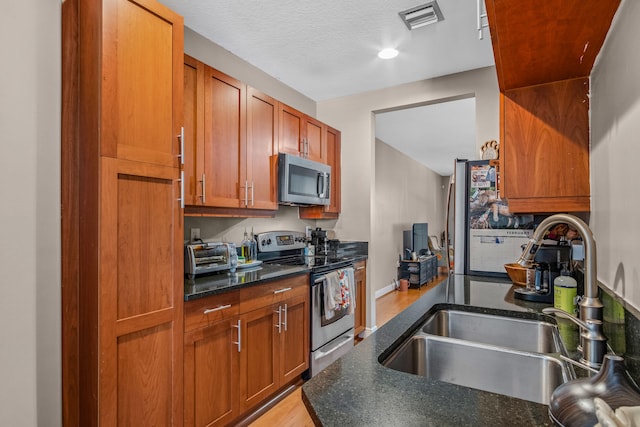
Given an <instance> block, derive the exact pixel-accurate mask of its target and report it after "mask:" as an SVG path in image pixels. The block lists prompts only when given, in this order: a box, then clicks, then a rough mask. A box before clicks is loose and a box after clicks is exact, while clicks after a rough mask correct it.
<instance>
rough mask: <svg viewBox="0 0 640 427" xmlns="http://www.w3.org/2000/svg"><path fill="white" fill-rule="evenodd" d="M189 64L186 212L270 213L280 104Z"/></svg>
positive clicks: (274, 199)
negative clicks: (278, 107) (253, 211)
mask: <svg viewBox="0 0 640 427" xmlns="http://www.w3.org/2000/svg"><path fill="white" fill-rule="evenodd" d="M184 64H185V65H184V67H185V80H184V85H185V88H184V90H185V94H186V96H185V98H184V111H185V139H186V140H185V167H184V170H185V191H186V193H187V194H186V203H187V205H188V206H187V207H186V208H185V214H187V215H188V214H213V215H215V214H222V215H229V216H254V215H255V216H265V211H268V212H267V213H266V215H267V216H269V215H271V213H270V212H269V211H275V210H276V209H277V206H278V205H277V193H276V191H277V190H276V182H277V173H276V164H275V159H274V158H273V155H274V154H276V149H277V137H278V110H277V106H278V103H277V101H276V100H274V99H273V98H271V97H269V96H267V95H265V94H262V93H260V92H259V91H257V90H255V89H253V88H251V87H247V85H245V84H244V83H242V82H240V81H239V80H236V79H234V78H232V77H230V76H228V75H226V74H224V73H222V72H220V71H218V70H215V69H214V68H211V67H209V66H207V65H205V64H203V63H201V62H199V61H197V60H195V59H194V58H191V57H189V56H187V55H185V60H184ZM203 208H206V209H203ZM252 210H255V211H256V213H255V214H254V213H252Z"/></svg>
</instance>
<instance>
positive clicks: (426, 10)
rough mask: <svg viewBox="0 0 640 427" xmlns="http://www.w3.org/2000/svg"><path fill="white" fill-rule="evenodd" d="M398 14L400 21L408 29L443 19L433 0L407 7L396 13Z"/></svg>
mask: <svg viewBox="0 0 640 427" xmlns="http://www.w3.org/2000/svg"><path fill="white" fill-rule="evenodd" d="M398 15H400V18H402V21H403V22H404V23H405V25H406V26H407V28H408V29H410V30H415V29H416V28H420V27H424V26H425V25H429V24H435V23H436V22H440V21H444V16H443V15H442V11H441V10H440V7H439V6H438V3H437V2H436V1H435V0H434V1H432V2H429V3H426V4H422V5H420V6H416V7H412V8H411V9H407V10H405V11H403V12H400V13H398Z"/></svg>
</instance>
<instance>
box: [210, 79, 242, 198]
mask: <svg viewBox="0 0 640 427" xmlns="http://www.w3.org/2000/svg"><path fill="white" fill-rule="evenodd" d="M205 70H206V75H205V76H206V78H205V94H204V105H205V108H204V112H205V118H204V120H205V130H204V170H203V174H204V175H205V178H204V180H205V182H204V187H205V191H204V196H205V199H204V202H203V204H204V205H205V206H216V207H231V208H238V207H241V206H243V205H244V197H245V194H246V188H245V187H246V183H245V182H244V180H243V181H242V182H241V176H242V174H243V173H244V167H245V152H244V150H245V143H246V86H245V85H244V84H243V83H241V82H239V81H238V80H236V79H233V78H231V77H229V76H227V75H226V74H223V73H221V72H219V71H217V70H215V69H213V68H211V67H205ZM241 199H242V200H241Z"/></svg>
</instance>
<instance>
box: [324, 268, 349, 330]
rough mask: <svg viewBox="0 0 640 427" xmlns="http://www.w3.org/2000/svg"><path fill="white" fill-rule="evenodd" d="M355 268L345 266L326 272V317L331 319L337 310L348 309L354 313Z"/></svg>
mask: <svg viewBox="0 0 640 427" xmlns="http://www.w3.org/2000/svg"><path fill="white" fill-rule="evenodd" d="M353 283H354V273H353V268H345V269H341V270H336V271H332V272H329V273H327V274H326V276H325V281H324V285H323V286H324V317H325V318H326V319H327V320H330V319H332V318H333V316H335V311H336V310H347V314H353V312H354V308H355V287H354V286H353Z"/></svg>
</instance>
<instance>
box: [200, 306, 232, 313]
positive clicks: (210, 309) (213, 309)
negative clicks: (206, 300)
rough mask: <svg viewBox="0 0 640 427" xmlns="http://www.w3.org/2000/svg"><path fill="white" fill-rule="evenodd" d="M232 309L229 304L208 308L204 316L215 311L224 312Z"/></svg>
mask: <svg viewBox="0 0 640 427" xmlns="http://www.w3.org/2000/svg"><path fill="white" fill-rule="evenodd" d="M229 307H231V304H227V305H221V306H218V307H216V308H208V309H206V310H205V311H204V314H209V313H213V312H214V311H220V310H224V309H227V308H229Z"/></svg>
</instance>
